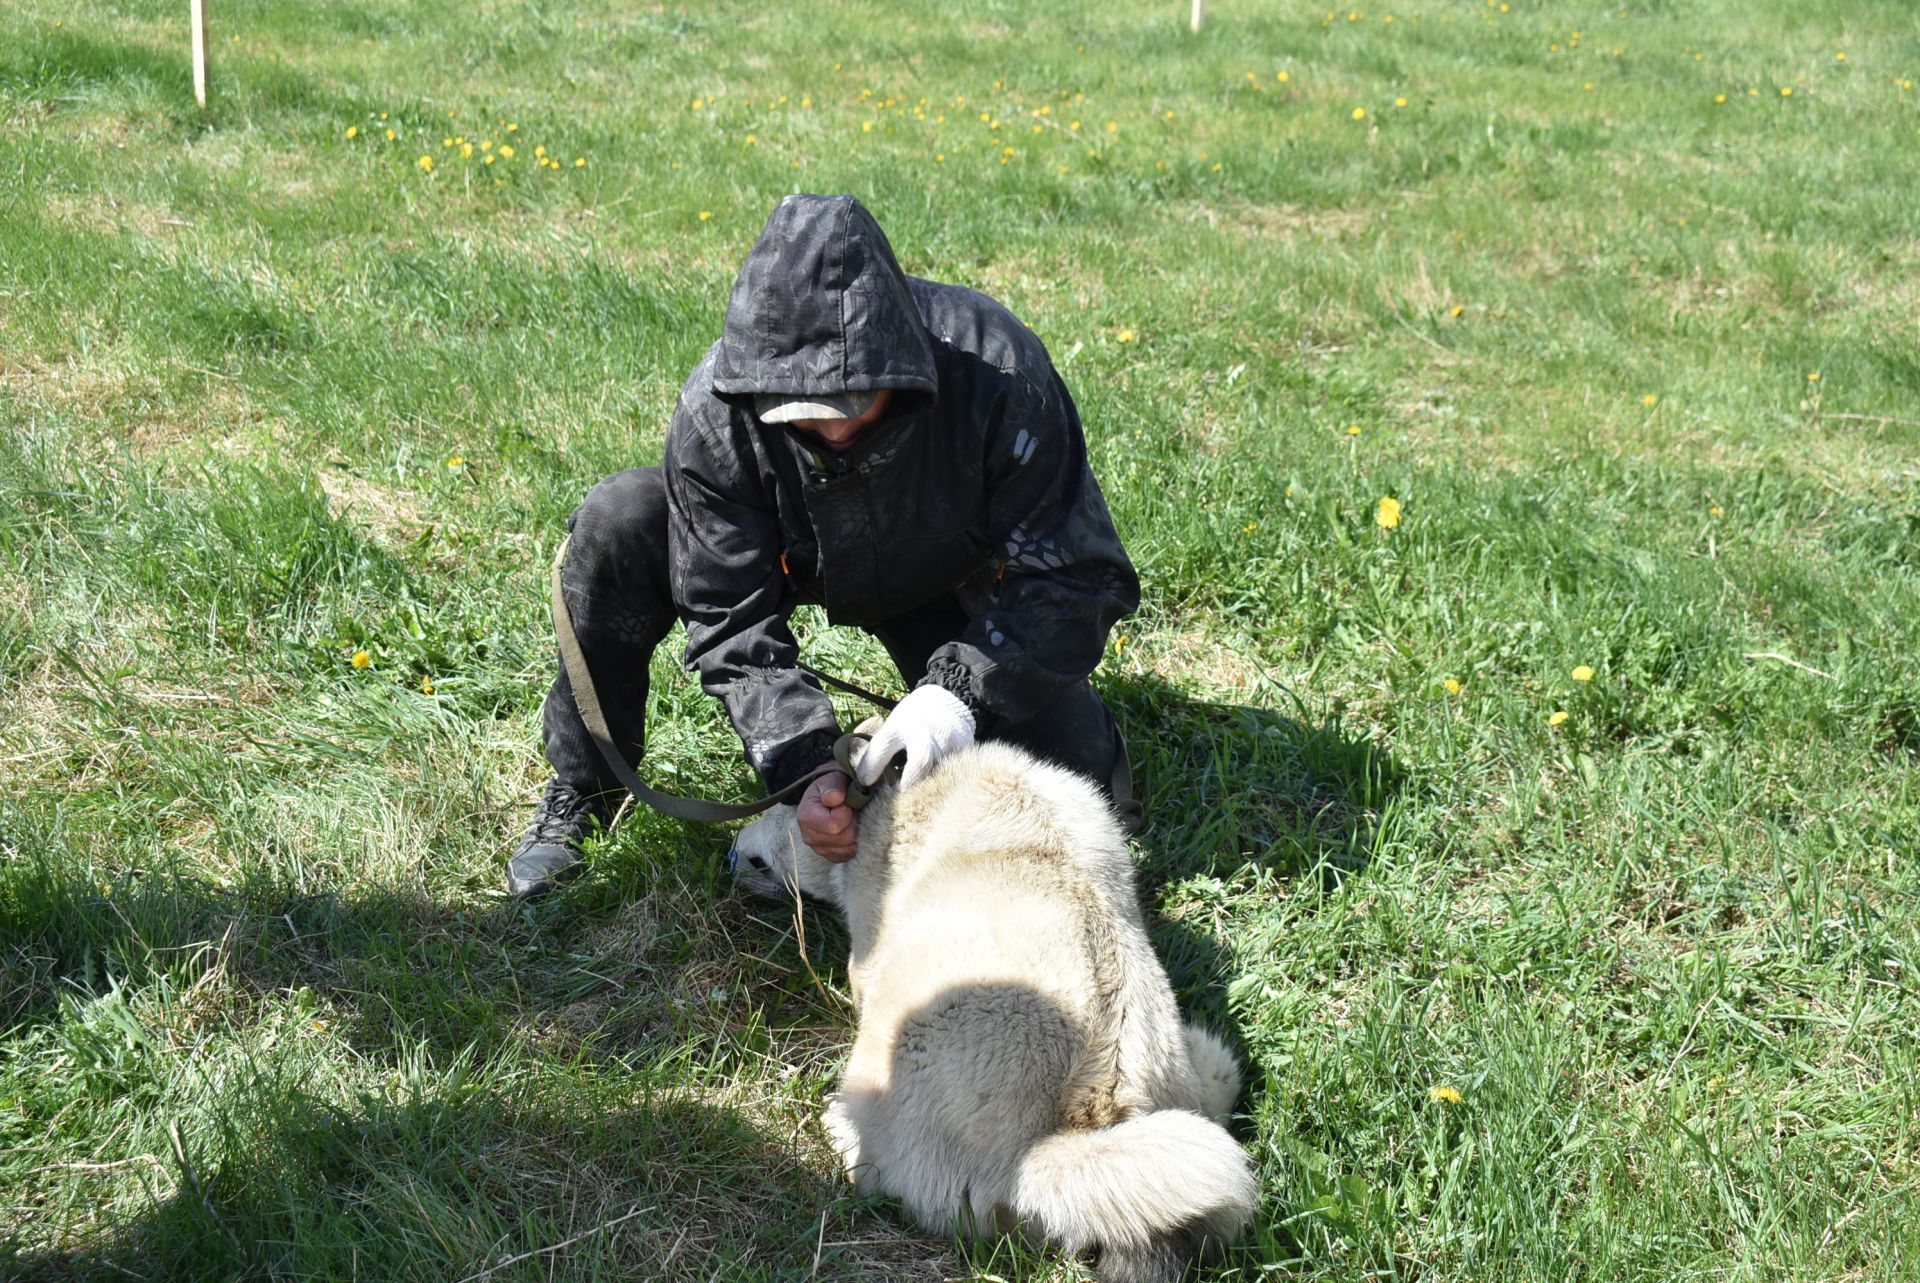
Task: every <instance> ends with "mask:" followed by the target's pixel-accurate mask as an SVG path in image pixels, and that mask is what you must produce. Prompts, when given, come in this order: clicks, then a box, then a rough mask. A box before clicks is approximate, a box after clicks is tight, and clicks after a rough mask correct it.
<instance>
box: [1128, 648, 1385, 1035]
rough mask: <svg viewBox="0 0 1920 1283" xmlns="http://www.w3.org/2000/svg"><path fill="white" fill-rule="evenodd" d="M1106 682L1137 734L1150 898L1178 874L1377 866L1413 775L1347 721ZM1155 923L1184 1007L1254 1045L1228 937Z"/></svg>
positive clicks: (1153, 684) (1153, 681) (1330, 878)
mask: <svg viewBox="0 0 1920 1283" xmlns="http://www.w3.org/2000/svg"><path fill="white" fill-rule="evenodd" d="M1101 693H1102V695H1103V696H1104V697H1105V698H1106V700H1107V702H1108V704H1109V706H1111V707H1112V708H1113V710H1114V713H1115V715H1116V716H1117V717H1118V718H1119V719H1120V724H1121V727H1122V729H1123V730H1124V731H1125V734H1126V737H1127V746H1128V749H1129V751H1130V752H1131V754H1132V757H1133V768H1134V788H1135V792H1136V793H1137V795H1138V796H1139V797H1140V799H1141V800H1142V802H1143V803H1144V806H1145V810H1146V825H1145V827H1144V828H1143V829H1142V831H1141V832H1140V834H1139V836H1138V838H1137V839H1136V841H1137V843H1138V845H1139V846H1140V848H1141V850H1142V854H1143V859H1142V861H1141V867H1140V873H1141V879H1140V881H1141V886H1140V890H1141V898H1142V900H1143V902H1145V903H1146V904H1147V905H1148V906H1150V907H1151V906H1152V905H1153V904H1154V902H1155V901H1156V900H1157V899H1158V898H1160V897H1161V896H1162V895H1163V893H1165V892H1167V891H1168V890H1169V889H1171V888H1172V887H1174V886H1175V885H1177V884H1180V883H1183V882H1191V881H1193V880H1195V879H1203V878H1219V879H1223V880H1226V879H1233V878H1236V877H1246V876H1253V877H1267V876H1272V877H1278V878H1281V879H1302V878H1305V879H1312V880H1313V881H1315V882H1316V884H1318V885H1320V886H1323V887H1332V886H1337V885H1338V884H1339V882H1340V881H1341V880H1342V879H1344V878H1347V877H1350V876H1352V875H1354V874H1357V873H1359V872H1360V871H1362V870H1363V869H1365V868H1366V865H1367V862H1368V861H1369V860H1370V859H1371V858H1372V854H1373V851H1374V849H1375V847H1376V846H1377V844H1378V841H1379V836H1380V828H1381V821H1382V818H1383V817H1384V816H1385V815H1386V813H1387V812H1388V810H1389V808H1390V807H1391V806H1392V804H1393V801H1394V799H1395V798H1396V797H1397V796H1398V794H1399V793H1400V791H1401V789H1402V788H1403V787H1404V785H1405V781H1406V773H1405V771H1404V770H1403V769H1402V768H1401V767H1400V766H1399V764H1398V763H1396V762H1395V761H1394V760H1393V759H1392V757H1391V756H1390V755H1388V754H1387V753H1386V752H1385V751H1384V750H1382V749H1381V748H1379V747H1378V746H1376V745H1374V744H1371V743H1368V742H1367V741H1366V740H1363V739H1357V738H1354V737H1352V736H1350V735H1348V734H1347V733H1346V732H1345V731H1344V730H1343V729H1342V728H1341V727H1340V725H1339V723H1338V722H1337V721H1334V722H1329V723H1325V724H1322V725H1319V726H1310V725H1308V724H1307V723H1305V722H1302V721H1299V720H1297V719H1295V718H1291V717H1287V716H1284V715H1282V714H1279V713H1275V712H1271V711H1269V710H1266V709H1260V708H1253V707H1250V706H1248V705H1243V704H1224V703H1217V702H1213V701H1208V700H1196V699H1192V698H1190V697H1188V696H1186V695H1184V694H1182V693H1181V692H1180V691H1179V690H1177V689H1175V688H1174V687H1173V686H1171V685H1169V684H1168V683H1166V682H1164V681H1161V680H1160V679H1159V678H1157V677H1154V676H1152V675H1151V674H1148V675H1142V676H1135V675H1125V676H1118V677H1112V678H1108V679H1106V680H1104V681H1103V685H1102V691H1101ZM1149 920H1150V922H1151V924H1152V934H1153V942H1154V947H1155V948H1156V949H1157V950H1158V952H1159V954H1160V956H1161V959H1162V960H1163V961H1164V962H1165V964H1166V968H1167V974H1168V976H1169V978H1170V979H1171V980H1172V981H1173V987H1174V991H1175V993H1176V994H1177V995H1179V997H1180V1000H1181V1005H1182V1006H1183V1007H1185V1008H1186V1009H1187V1010H1188V1011H1189V1013H1190V1014H1191V1015H1193V1016H1194V1017H1195V1018H1196V1019H1198V1020H1200V1021H1201V1023H1203V1024H1207V1025H1209V1026H1211V1027H1212V1028H1214V1029H1216V1030H1219V1031H1221V1032H1223V1033H1226V1034H1227V1035H1228V1038H1229V1041H1231V1042H1233V1043H1234V1044H1235V1045H1236V1048H1237V1049H1238V1050H1240V1051H1241V1052H1242V1053H1244V1051H1245V1044H1244V1043H1243V1042H1242V1041H1241V1039H1240V1036H1239V1030H1238V1029H1237V1028H1236V1027H1235V1026H1234V1022H1233V1020H1232V1018H1231V1015H1230V1013H1229V1011H1228V1009H1227V1002H1226V989H1227V984H1228V982H1229V981H1230V980H1231V979H1232V958H1231V955H1230V952H1229V949H1228V946H1227V942H1225V941H1223V940H1221V939H1219V938H1218V937H1216V936H1215V935H1213V934H1210V933H1207V932H1205V931H1202V930H1200V929H1198V928H1197V927H1196V926H1195V925H1193V924H1190V923H1189V922H1188V921H1185V920H1182V919H1179V918H1172V919H1168V918H1156V917H1155V916H1154V915H1151V914H1150V915H1149ZM1242 1058H1243V1059H1244V1054H1243V1057H1242Z"/></svg>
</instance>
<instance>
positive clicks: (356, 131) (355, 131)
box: [347, 125, 360, 138]
mask: <svg viewBox="0 0 1920 1283" xmlns="http://www.w3.org/2000/svg"><path fill="white" fill-rule="evenodd" d="M359 136H360V126H358V125H348V126H347V137H349V138H358V137H359Z"/></svg>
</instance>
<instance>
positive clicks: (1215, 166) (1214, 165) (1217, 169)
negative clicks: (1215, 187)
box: [1213, 160, 1221, 174]
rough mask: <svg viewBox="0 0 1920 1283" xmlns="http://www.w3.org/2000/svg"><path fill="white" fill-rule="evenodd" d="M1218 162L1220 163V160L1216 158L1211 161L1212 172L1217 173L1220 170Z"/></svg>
mask: <svg viewBox="0 0 1920 1283" xmlns="http://www.w3.org/2000/svg"><path fill="white" fill-rule="evenodd" d="M1220 164H1221V162H1219V161H1217V160H1216V161H1214V162H1213V172H1214V173H1216V174H1217V173H1219V172H1220Z"/></svg>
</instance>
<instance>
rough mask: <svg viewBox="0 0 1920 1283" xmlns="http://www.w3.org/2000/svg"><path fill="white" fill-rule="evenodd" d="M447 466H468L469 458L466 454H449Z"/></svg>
mask: <svg viewBox="0 0 1920 1283" xmlns="http://www.w3.org/2000/svg"><path fill="white" fill-rule="evenodd" d="M447 466H448V467H449V468H464V467H466V466H467V460H466V456H465V455H459V454H454V455H448V456H447Z"/></svg>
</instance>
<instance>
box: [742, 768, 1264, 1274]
mask: <svg viewBox="0 0 1920 1283" xmlns="http://www.w3.org/2000/svg"><path fill="white" fill-rule="evenodd" d="M734 856H735V870H736V873H737V874H738V876H739V878H740V880H741V881H742V882H743V883H744V884H745V885H746V886H748V887H749V888H750V889H752V890H754V891H756V892H759V893H761V894H764V895H774V896H780V895H786V894H791V893H792V891H794V890H796V889H797V890H799V891H801V892H804V893H806V894H808V895H810V896H815V897H818V898H820V899H823V900H827V901H829V902H831V903H832V904H834V905H836V906H837V907H838V908H839V909H840V910H841V911H842V912H843V913H845V915H846V918H847V924H848V927H849V929H850V931H851V934H852V938H853V956H852V959H851V961H850V963H849V966H848V975H849V978H850V981H851V983H852V988H853V997H854V1002H855V1004H856V1005H857V1007H858V1009H859V1029H858V1032H857V1033H856V1035H855V1040H854V1045H853V1052H852V1055H851V1056H850V1057H849V1059H848V1062H847V1067H846V1072H845V1074H844V1075H843V1076H842V1078H841V1082H840V1091H839V1094H838V1095H837V1096H836V1098H835V1099H834V1100H833V1102H832V1104H831V1105H830V1106H829V1108H828V1111H827V1119H826V1123H827V1128H828V1131H829V1132H830V1134H831V1135H832V1137H833V1140H834V1144H835V1147H836V1148H837V1149H838V1150H839V1151H840V1153H841V1155H842V1157H843V1158H844V1159H845V1161H846V1165H847V1170H848V1172H849V1174H850V1175H851V1176H853V1177H854V1178H855V1179H856V1180H857V1181H858V1182H859V1186H860V1189H861V1191H862V1192H863V1193H883V1194H888V1195H891V1196H893V1197H895V1198H898V1199H900V1200H901V1201H902V1202H904V1203H905V1204H906V1205H907V1206H908V1208H909V1209H911V1210H912V1212H913V1214H914V1217H915V1218H916V1219H917V1220H918V1221H919V1222H920V1224H921V1225H922V1226H923V1227H925V1228H926V1229H927V1230H929V1231H932V1232H934V1233H954V1232H962V1233H1006V1232H1011V1231H1014V1230H1016V1229H1024V1230H1026V1231H1028V1232H1031V1233H1034V1234H1037V1235H1038V1236H1040V1237H1042V1238H1045V1239H1046V1240H1048V1241H1050V1242H1053V1243H1057V1244H1059V1245H1060V1246H1061V1247H1063V1248H1066V1249H1068V1250H1069V1251H1092V1252H1095V1253H1097V1254H1098V1262H1097V1266H1096V1269H1097V1272H1098V1275H1099V1277H1100V1278H1101V1279H1102V1280H1103V1281H1105V1283H1134V1281H1136V1280H1138V1281H1141V1283H1145V1281H1147V1280H1153V1281H1156V1283H1158V1281H1163V1280H1169V1279H1172V1278H1174V1277H1176V1276H1177V1275H1178V1274H1179V1273H1180V1272H1181V1271H1182V1270H1183V1269H1184V1268H1185V1267H1186V1264H1187V1262H1188V1260H1189V1259H1191V1258H1192V1257H1193V1256H1194V1255H1195V1254H1196V1253H1197V1252H1199V1251H1200V1250H1202V1249H1203V1248H1204V1247H1206V1246H1207V1245H1209V1244H1223V1243H1227V1242H1230V1241H1232V1240H1233V1239H1234V1238H1236V1237H1238V1235H1239V1234H1240V1233H1241V1231H1242V1230H1243V1229H1244V1228H1245V1227H1246V1223H1247V1221H1248V1219H1249V1218H1250V1217H1251V1216H1252V1214H1253V1210H1254V1207H1255V1202H1256V1194H1255V1188H1254V1180H1253V1174H1252V1172H1251V1170H1250V1166H1249V1163H1248V1161H1247V1156H1246V1154H1245V1152H1244V1151H1242V1150H1241V1148H1240V1146H1239V1145H1238V1144H1236V1143H1235V1142H1234V1140H1233V1138H1232V1137H1231V1136H1229V1135H1228V1134H1227V1132H1226V1130H1225V1129H1224V1128H1223V1127H1222V1126H1221V1125H1220V1124H1221V1122H1222V1121H1223V1120H1224V1119H1225V1118H1226V1117H1227V1114H1228V1112H1229V1111H1230V1110H1231V1109H1232V1107H1233V1101H1234V1098H1235V1097H1236V1096H1237V1095H1238V1093H1239V1086H1240V1075H1239V1070H1238V1068H1237V1067H1236V1066H1235V1064H1234V1060H1233V1055H1232V1053H1231V1052H1229V1051H1228V1050H1227V1048H1226V1047H1225V1046H1224V1045H1222V1044H1221V1043H1220V1041H1219V1040H1218V1039H1216V1038H1215V1037H1214V1036H1213V1035H1211V1034H1209V1033H1207V1032H1205V1031H1203V1030H1201V1029H1199V1028H1196V1027H1195V1026H1192V1025H1189V1024H1186V1023H1184V1022H1183V1021H1182V1020H1181V1018H1180V1013H1179V1011H1178V1010H1177V1008H1176V1007H1175V1006H1174V1000H1173V990H1172V987H1171V986H1170V985H1169V984H1168V983H1167V975H1166V971H1165V970H1164V969H1163V968H1162V967H1161V965H1160V961H1159V959H1158V958H1156V957H1155V956H1154V953H1153V950H1152V948H1151V947H1150V946H1149V944H1148V941H1147V933H1146V928H1145V925H1144V923H1143V921H1142V919H1141V915H1140V906H1139V901H1138V898H1137V895H1136V893H1135V890H1134V884H1133V866H1132V863H1131V862H1130V861H1129V860H1128V858H1127V853H1126V846H1125V841H1124V839H1123V838H1122V836H1121V832H1120V828H1119V826H1118V824H1117V822H1116V821H1115V819H1114V816H1113V814H1112V812H1111V810H1110V809H1109V807H1108V806H1107V803H1106V799H1105V798H1104V797H1103V796H1102V795H1101V794H1100V792H1099V791H1098V790H1097V789H1096V788H1095V787H1094V786H1093V785H1092V784H1091V783H1089V782H1088V781H1087V780H1084V779H1082V778H1081V777H1079V776H1077V775H1074V774H1072V773H1071V772H1068V771H1064V770H1061V769H1059V768H1057V767H1054V766H1050V765H1048V764H1046V763H1043V762H1041V761H1039V760H1037V759H1036V758H1034V757H1032V756H1031V755H1029V754H1027V753H1025V752H1022V751H1020V750H1018V749H1015V748H1011V747H1009V746H1006V745H1001V744H982V745H976V746H974V747H971V748H967V749H963V750H961V751H959V752H957V753H955V754H954V755H953V756H951V757H950V758H948V759H947V760H945V761H943V762H941V763H940V765H939V766H938V767H937V768H936V769H935V770H934V772H933V773H932V774H931V775H930V776H928V777H927V778H926V779H925V780H923V781H921V782H920V783H918V784H916V785H915V786H914V787H913V788H911V789H907V790H905V791H899V790H896V789H895V788H893V787H892V786H883V787H882V788H881V789H880V790H879V791H878V792H877V793H876V795H875V796H874V799H873V801H872V803H871V804H870V805H869V806H868V807H867V808H866V810H864V811H862V812H861V814H860V834H859V848H858V854H857V855H856V856H855V858H854V859H852V860H850V861H848V862H846V863H844V864H830V863H828V862H827V861H826V860H823V859H822V858H820V856H818V855H817V854H815V853H814V852H813V850H812V849H811V848H809V847H808V846H807V845H806V844H805V843H804V842H803V841H802V840H801V838H800V834H799V830H798V828H797V827H796V826H795V824H794V816H793V810H792V808H790V807H781V808H778V809H777V810H774V811H770V812H768V813H767V814H766V815H764V816H762V817H760V818H759V819H757V820H755V821H754V822H753V823H752V824H750V825H749V826H747V828H745V829H744V830H742V831H741V833H740V836H739V838H738V839H737V841H736V842H735V849H734Z"/></svg>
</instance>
